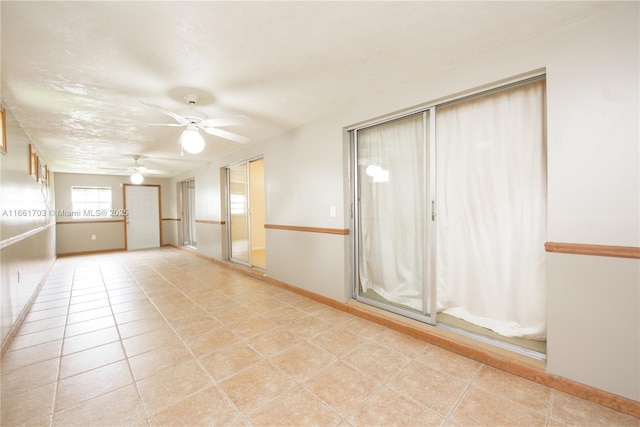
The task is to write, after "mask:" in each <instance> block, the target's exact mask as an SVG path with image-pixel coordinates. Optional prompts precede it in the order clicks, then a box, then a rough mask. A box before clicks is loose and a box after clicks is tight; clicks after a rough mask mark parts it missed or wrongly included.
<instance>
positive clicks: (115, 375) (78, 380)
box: [56, 360, 133, 412]
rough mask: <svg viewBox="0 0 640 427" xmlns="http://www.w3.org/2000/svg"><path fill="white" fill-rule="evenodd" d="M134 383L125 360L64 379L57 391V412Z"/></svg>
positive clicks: (59, 382) (59, 383)
mask: <svg viewBox="0 0 640 427" xmlns="http://www.w3.org/2000/svg"><path fill="white" fill-rule="evenodd" d="M132 382H133V378H132V376H131V371H130V370H129V365H128V364H127V362H126V361H124V360H123V361H120V362H115V363H112V364H110V365H106V366H102V367H100V368H97V369H93V370H91V371H87V372H83V373H81V374H78V375H74V376H72V377H69V378H65V379H62V380H60V381H58V390H57V391H56V412H57V411H61V410H63V409H68V408H71V407H73V406H75V405H77V404H79V403H82V402H84V401H86V400H89V399H92V398H94V397H97V396H100V395H101V394H104V393H108V392H110V391H113V390H116V389H118V388H121V387H124V386H125V385H128V384H131V383H132Z"/></svg>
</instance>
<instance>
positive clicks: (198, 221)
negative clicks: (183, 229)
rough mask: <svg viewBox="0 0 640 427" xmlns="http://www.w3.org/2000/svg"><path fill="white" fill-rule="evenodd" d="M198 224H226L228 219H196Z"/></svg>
mask: <svg viewBox="0 0 640 427" xmlns="http://www.w3.org/2000/svg"><path fill="white" fill-rule="evenodd" d="M196 223H197V224H214V225H224V224H226V221H213V220H210V219H196Z"/></svg>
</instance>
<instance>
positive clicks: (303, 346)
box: [271, 341, 337, 382]
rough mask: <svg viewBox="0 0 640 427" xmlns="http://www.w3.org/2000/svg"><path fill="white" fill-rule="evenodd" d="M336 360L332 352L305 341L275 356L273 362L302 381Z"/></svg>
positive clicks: (295, 378)
mask: <svg viewBox="0 0 640 427" xmlns="http://www.w3.org/2000/svg"><path fill="white" fill-rule="evenodd" d="M336 360H337V359H336V357H335V356H333V355H332V354H331V353H327V352H326V351H324V350H322V349H319V348H317V347H314V346H312V345H311V344H308V343H307V342H305V341H303V342H301V343H299V344H297V345H296V346H295V347H292V348H291V349H289V350H287V351H285V352H284V353H280V354H279V355H277V356H275V357H273V358H272V359H271V362H272V363H273V364H274V365H276V366H277V367H278V368H280V369H282V370H283V371H285V372H286V373H287V374H289V375H291V377H292V378H293V379H294V380H296V381H298V382H302V381H304V380H305V379H307V378H310V377H311V376H313V375H315V374H316V373H317V372H318V371H319V370H320V369H322V368H324V367H325V366H327V365H329V364H330V363H333V362H335V361H336Z"/></svg>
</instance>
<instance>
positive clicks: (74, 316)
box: [67, 307, 112, 325]
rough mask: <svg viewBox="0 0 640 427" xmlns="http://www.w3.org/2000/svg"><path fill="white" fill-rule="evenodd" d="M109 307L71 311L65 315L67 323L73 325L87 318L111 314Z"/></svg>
mask: <svg viewBox="0 0 640 427" xmlns="http://www.w3.org/2000/svg"><path fill="white" fill-rule="evenodd" d="M111 314H112V313H111V307H102V308H97V309H95V310H87V311H80V312H78V313H71V314H69V315H68V316H67V324H68V325H73V324H75V323H79V322H86V321H87V320H93V319H99V318H101V317H106V316H111Z"/></svg>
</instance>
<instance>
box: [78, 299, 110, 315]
mask: <svg viewBox="0 0 640 427" xmlns="http://www.w3.org/2000/svg"><path fill="white" fill-rule="evenodd" d="M72 298H73V297H72ZM108 306H109V300H108V299H107V298H103V299H99V300H96V301H89V302H82V303H78V304H71V305H70V306H69V313H79V312H81V311H87V310H93V309H96V308H102V307H108Z"/></svg>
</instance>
